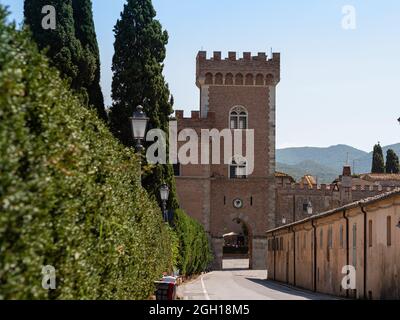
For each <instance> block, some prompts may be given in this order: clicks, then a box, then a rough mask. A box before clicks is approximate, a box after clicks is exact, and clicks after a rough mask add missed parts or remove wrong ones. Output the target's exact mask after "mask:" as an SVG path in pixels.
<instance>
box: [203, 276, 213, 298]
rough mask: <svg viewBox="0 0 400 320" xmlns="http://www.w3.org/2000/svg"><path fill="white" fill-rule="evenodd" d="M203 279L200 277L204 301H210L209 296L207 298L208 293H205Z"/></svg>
mask: <svg viewBox="0 0 400 320" xmlns="http://www.w3.org/2000/svg"><path fill="white" fill-rule="evenodd" d="M203 278H204V275H202V276H201V287H202V288H203V294H204V297H205V298H206V300H211V299H210V296H209V295H208V293H207V290H206V286H205V285H204V280H203Z"/></svg>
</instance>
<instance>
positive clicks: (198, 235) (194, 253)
mask: <svg viewBox="0 0 400 320" xmlns="http://www.w3.org/2000/svg"><path fill="white" fill-rule="evenodd" d="M174 223H175V231H176V233H177V235H178V238H179V252H180V256H179V259H178V264H177V266H178V269H179V270H180V273H181V274H183V275H193V274H199V273H201V272H203V271H205V270H206V269H207V268H208V266H209V265H210V263H211V262H212V253H211V248H210V243H209V240H208V237H207V234H206V232H205V230H204V228H203V226H202V225H201V224H200V223H198V222H197V221H196V220H194V219H193V218H191V217H189V216H188V215H187V214H186V213H185V212H184V211H183V210H180V209H177V210H176V211H175V216H174Z"/></svg>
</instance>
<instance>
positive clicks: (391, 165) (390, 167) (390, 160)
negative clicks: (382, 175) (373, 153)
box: [386, 149, 400, 173]
mask: <svg viewBox="0 0 400 320" xmlns="http://www.w3.org/2000/svg"><path fill="white" fill-rule="evenodd" d="M399 172H400V167H399V157H398V156H397V154H396V153H395V152H394V150H393V149H389V150H388V151H387V153H386V173H399Z"/></svg>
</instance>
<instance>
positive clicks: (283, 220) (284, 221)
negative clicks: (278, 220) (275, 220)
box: [282, 217, 286, 225]
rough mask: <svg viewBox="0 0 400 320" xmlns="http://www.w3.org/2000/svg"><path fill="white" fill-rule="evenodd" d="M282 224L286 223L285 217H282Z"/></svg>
mask: <svg viewBox="0 0 400 320" xmlns="http://www.w3.org/2000/svg"><path fill="white" fill-rule="evenodd" d="M282 224H283V225H285V224H286V218H285V217H282Z"/></svg>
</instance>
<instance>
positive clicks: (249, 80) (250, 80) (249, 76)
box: [246, 73, 254, 86]
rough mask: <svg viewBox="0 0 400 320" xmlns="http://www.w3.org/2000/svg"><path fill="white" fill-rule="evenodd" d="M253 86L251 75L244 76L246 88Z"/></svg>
mask: <svg viewBox="0 0 400 320" xmlns="http://www.w3.org/2000/svg"><path fill="white" fill-rule="evenodd" d="M252 85H254V78H253V75H252V74H251V73H249V74H247V75H246V86H252Z"/></svg>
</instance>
